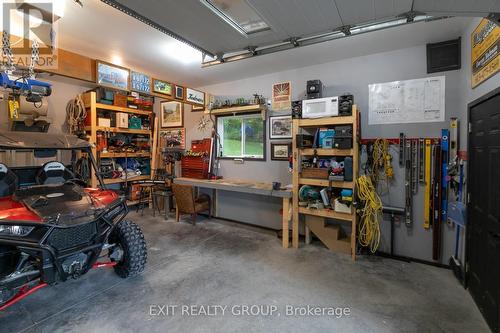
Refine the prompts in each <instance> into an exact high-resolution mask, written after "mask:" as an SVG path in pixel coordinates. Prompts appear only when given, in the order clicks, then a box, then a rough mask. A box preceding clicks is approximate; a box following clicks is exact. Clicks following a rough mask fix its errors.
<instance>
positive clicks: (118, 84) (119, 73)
mask: <svg viewBox="0 0 500 333" xmlns="http://www.w3.org/2000/svg"><path fill="white" fill-rule="evenodd" d="M129 76H130V70H129V69H128V68H125V67H121V66H117V65H113V64H110V63H107V62H104V61H100V60H97V61H96V83H97V84H98V85H100V86H103V87H108V88H114V89H119V90H130V86H129Z"/></svg>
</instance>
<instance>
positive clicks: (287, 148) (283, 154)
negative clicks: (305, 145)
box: [271, 142, 292, 161]
mask: <svg viewBox="0 0 500 333" xmlns="http://www.w3.org/2000/svg"><path fill="white" fill-rule="evenodd" d="M291 153H292V143H291V142H284V143H274V142H271V160H273V161H288V157H289V156H290V154H291Z"/></svg>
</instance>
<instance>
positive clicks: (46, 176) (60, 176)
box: [36, 161, 75, 185]
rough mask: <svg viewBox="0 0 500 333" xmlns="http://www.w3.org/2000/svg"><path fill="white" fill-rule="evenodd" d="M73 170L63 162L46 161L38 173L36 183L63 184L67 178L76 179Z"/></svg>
mask: <svg viewBox="0 0 500 333" xmlns="http://www.w3.org/2000/svg"><path fill="white" fill-rule="evenodd" d="M74 178H75V175H74V174H73V172H71V171H70V170H68V168H66V167H65V166H64V164H62V163H61V162H56V161H53V162H48V163H45V164H44V165H43V166H42V168H41V169H40V171H39V172H38V174H37V175H36V183H37V184H39V185H48V184H62V183H64V182H66V181H67V180H70V179H74Z"/></svg>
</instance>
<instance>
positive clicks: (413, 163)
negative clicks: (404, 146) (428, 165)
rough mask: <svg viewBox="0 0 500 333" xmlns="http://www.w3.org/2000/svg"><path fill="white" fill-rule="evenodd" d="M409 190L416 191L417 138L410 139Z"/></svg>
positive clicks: (415, 192) (414, 192)
mask: <svg viewBox="0 0 500 333" xmlns="http://www.w3.org/2000/svg"><path fill="white" fill-rule="evenodd" d="M411 192H412V193H413V194H417V192H418V140H417V139H415V140H411Z"/></svg>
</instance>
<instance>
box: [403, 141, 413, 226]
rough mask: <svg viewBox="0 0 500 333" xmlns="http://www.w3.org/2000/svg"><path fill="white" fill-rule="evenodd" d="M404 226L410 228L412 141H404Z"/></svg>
mask: <svg viewBox="0 0 500 333" xmlns="http://www.w3.org/2000/svg"><path fill="white" fill-rule="evenodd" d="M404 142H405V149H404V151H405V154H404V155H405V224H406V226H407V227H411V226H412V200H413V196H412V191H411V155H412V154H411V148H412V145H411V143H412V141H411V140H408V139H405V140H404Z"/></svg>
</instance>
